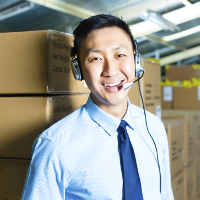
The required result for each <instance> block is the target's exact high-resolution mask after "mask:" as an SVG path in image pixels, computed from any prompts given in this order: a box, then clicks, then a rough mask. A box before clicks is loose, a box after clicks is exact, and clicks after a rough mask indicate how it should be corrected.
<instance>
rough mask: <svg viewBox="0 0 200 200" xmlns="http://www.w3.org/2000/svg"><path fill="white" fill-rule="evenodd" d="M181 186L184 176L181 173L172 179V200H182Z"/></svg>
mask: <svg viewBox="0 0 200 200" xmlns="http://www.w3.org/2000/svg"><path fill="white" fill-rule="evenodd" d="M183 186H184V176H183V171H181V172H180V173H179V174H177V175H176V176H175V177H174V178H173V179H172V190H173V194H174V200H183V197H184V195H183Z"/></svg>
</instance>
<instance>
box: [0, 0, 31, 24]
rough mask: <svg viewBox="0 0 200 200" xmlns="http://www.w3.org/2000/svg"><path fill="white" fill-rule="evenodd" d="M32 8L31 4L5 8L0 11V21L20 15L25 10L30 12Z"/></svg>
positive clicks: (26, 3)
mask: <svg viewBox="0 0 200 200" xmlns="http://www.w3.org/2000/svg"><path fill="white" fill-rule="evenodd" d="M32 7H33V3H31V2H21V3H19V4H15V5H14V6H11V7H8V8H5V9H3V10H1V11H0V20H4V19H6V18H9V17H12V16H14V15H17V14H20V13H22V12H25V11H27V10H30V9H31V8H32Z"/></svg>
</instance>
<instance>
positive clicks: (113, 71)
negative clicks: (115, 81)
mask: <svg viewBox="0 0 200 200" xmlns="http://www.w3.org/2000/svg"><path fill="white" fill-rule="evenodd" d="M119 71H120V70H119V68H118V64H117V62H116V60H115V59H111V58H108V59H105V60H104V66H103V72H102V75H103V76H109V77H111V76H115V75H117V74H119Z"/></svg>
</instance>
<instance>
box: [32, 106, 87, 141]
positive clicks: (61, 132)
mask: <svg viewBox="0 0 200 200" xmlns="http://www.w3.org/2000/svg"><path fill="white" fill-rule="evenodd" d="M89 118H90V117H89V115H88V113H87V110H86V109H85V105H83V106H81V107H80V108H78V109H77V110H75V111H74V112H72V113H71V114H69V115H67V116H66V117H64V118H63V119H61V120H59V121H58V122H56V123H55V124H53V125H52V126H50V127H49V128H48V129H46V130H45V131H44V132H43V133H41V134H40V135H39V137H38V138H37V139H36V141H35V143H37V141H38V139H39V138H42V139H43V140H48V141H51V142H52V143H54V144H59V143H60V142H61V143H62V141H66V139H67V138H68V137H70V135H71V134H72V133H73V134H75V133H74V130H77V131H78V129H79V127H80V125H78V124H80V123H81V124H83V125H84V124H87V121H89ZM83 128H84V127H83Z"/></svg>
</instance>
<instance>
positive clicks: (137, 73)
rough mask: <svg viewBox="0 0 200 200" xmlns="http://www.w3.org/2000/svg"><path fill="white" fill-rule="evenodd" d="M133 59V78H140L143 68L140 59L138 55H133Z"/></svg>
mask: <svg viewBox="0 0 200 200" xmlns="http://www.w3.org/2000/svg"><path fill="white" fill-rule="evenodd" d="M134 59H135V77H137V76H140V73H142V72H144V68H143V67H142V66H141V58H140V56H139V55H138V54H134Z"/></svg>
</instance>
